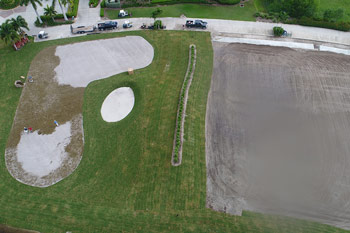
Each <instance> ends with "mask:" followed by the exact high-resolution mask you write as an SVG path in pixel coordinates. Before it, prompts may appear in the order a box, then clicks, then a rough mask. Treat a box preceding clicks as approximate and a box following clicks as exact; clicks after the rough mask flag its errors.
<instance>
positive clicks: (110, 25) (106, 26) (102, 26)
mask: <svg viewBox="0 0 350 233" xmlns="http://www.w3.org/2000/svg"><path fill="white" fill-rule="evenodd" d="M117 27H118V23H117V22H115V21H106V22H104V23H98V24H97V28H98V30H99V31H104V30H112V29H116V28H117Z"/></svg>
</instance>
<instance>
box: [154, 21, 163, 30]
mask: <svg viewBox="0 0 350 233" xmlns="http://www.w3.org/2000/svg"><path fill="white" fill-rule="evenodd" d="M160 28H162V21H161V20H156V21H155V22H154V29H160Z"/></svg>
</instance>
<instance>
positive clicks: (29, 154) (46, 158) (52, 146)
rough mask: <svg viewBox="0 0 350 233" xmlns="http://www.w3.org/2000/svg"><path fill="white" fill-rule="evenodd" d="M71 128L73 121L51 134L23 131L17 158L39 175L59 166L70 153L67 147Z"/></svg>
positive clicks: (25, 166) (24, 167)
mask: <svg viewBox="0 0 350 233" xmlns="http://www.w3.org/2000/svg"><path fill="white" fill-rule="evenodd" d="M70 128H71V123H70V122H67V123H65V124H64V125H60V126H58V127H57V128H56V130H55V131H54V132H53V133H52V134H49V135H45V134H42V135H39V134H38V131H35V132H33V133H24V132H23V133H22V135H21V140H20V141H19V143H18V146H17V155H18V156H17V159H18V162H20V163H21V164H22V168H23V169H24V170H25V171H26V172H29V173H31V174H33V175H35V176H39V177H43V176H46V175H48V174H50V172H52V171H54V170H56V169H57V168H59V167H60V166H61V164H62V162H63V160H64V158H65V157H67V155H68V154H67V152H66V151H65V149H66V147H67V145H68V144H69V143H70V137H71V130H70Z"/></svg>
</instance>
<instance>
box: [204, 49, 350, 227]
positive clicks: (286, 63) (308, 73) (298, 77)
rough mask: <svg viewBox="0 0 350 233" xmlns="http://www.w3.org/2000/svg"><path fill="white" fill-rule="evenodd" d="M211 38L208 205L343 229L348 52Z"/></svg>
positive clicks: (348, 162) (349, 123)
mask: <svg viewBox="0 0 350 233" xmlns="http://www.w3.org/2000/svg"><path fill="white" fill-rule="evenodd" d="M213 46H214V57H215V59H214V72H213V78H212V83H211V89H210V92H209V97H208V106H207V119H206V156H207V176H208V177H207V206H208V207H211V208H213V209H215V210H219V211H223V212H228V213H232V214H240V213H241V211H242V210H252V211H257V212H264V213H273V214H279V215H281V214H282V215H291V216H295V217H299V218H306V219H311V220H315V221H319V222H323V223H327V224H331V225H335V226H337V227H341V228H346V229H350V221H349V219H350V212H349V205H350V193H349V188H350V134H349V132H350V66H349V64H350V57H348V56H345V55H337V54H332V53H327V52H315V51H305V50H294V49H289V48H281V47H269V46H257V45H243V44H228V43H217V42H214V43H213Z"/></svg>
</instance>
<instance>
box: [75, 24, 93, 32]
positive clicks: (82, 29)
mask: <svg viewBox="0 0 350 233" xmlns="http://www.w3.org/2000/svg"><path fill="white" fill-rule="evenodd" d="M95 30H96V27H95V26H79V27H76V28H73V26H72V25H70V31H71V32H72V34H84V33H88V32H94V31H95Z"/></svg>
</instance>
